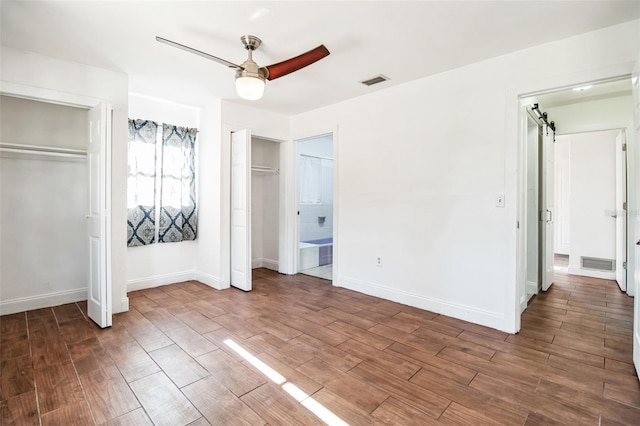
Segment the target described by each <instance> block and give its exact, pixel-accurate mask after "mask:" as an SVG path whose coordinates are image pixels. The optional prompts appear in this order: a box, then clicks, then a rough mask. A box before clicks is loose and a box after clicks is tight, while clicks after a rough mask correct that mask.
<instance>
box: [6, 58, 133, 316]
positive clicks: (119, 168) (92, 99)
mask: <svg viewBox="0 0 640 426" xmlns="http://www.w3.org/2000/svg"><path fill="white" fill-rule="evenodd" d="M0 57H1V58H2V61H1V64H0V66H1V72H0V75H1V77H0V78H1V87H0V91H1V92H3V93H21V94H22V95H23V96H25V97H33V98H37V99H43V98H44V99H56V100H57V101H58V102H63V103H69V104H75V105H87V102H88V103H89V104H90V105H95V104H97V103H98V102H100V101H103V102H107V103H110V104H111V106H112V108H113V115H112V129H111V135H112V141H111V142H112V145H111V160H112V163H111V186H112V188H113V192H112V194H111V226H112V235H111V282H112V296H113V306H112V308H113V312H114V313H116V312H122V311H126V310H128V298H127V295H126V291H127V286H126V277H127V261H126V234H127V233H126V202H127V200H126V190H125V189H124V188H126V186H127V90H128V78H127V76H126V74H122V73H119V72H114V71H109V70H104V69H101V68H96V67H91V66H88V65H83V64H79V63H74V62H68V61H64V60H61V59H57V58H52V57H48V56H44V55H40V54H37V53H32V52H26V51H21V50H17V49H12V48H8V47H5V46H2V47H0ZM0 285H3V283H0ZM85 298H86V295H85ZM49 300H52V299H51V298H49ZM57 300H58V301H59V302H60V303H64V302H66V301H71V300H70V299H64V298H62V299H57ZM26 302H27V303H28V304H29V303H31V304H32V305H31V306H35V305H37V304H38V303H42V302H43V301H42V300H35V299H30V300H28V301H26ZM25 306H26V305H25ZM25 309H32V308H28V307H25Z"/></svg>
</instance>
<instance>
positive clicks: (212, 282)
mask: <svg viewBox="0 0 640 426" xmlns="http://www.w3.org/2000/svg"><path fill="white" fill-rule="evenodd" d="M195 279H196V280H198V281H200V282H201V283H202V284H205V285H208V286H209V287H212V288H215V289H216V290H224V289H226V288H229V286H228V285H226V286H225V285H224V283H223V282H222V278H218V277H216V276H213V275H210V274H207V273H204V272H201V271H196V278H195Z"/></svg>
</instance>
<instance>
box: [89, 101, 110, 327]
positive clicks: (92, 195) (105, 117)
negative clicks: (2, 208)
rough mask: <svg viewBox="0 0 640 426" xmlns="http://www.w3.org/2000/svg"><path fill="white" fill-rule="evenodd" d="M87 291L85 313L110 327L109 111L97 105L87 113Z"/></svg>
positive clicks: (103, 106)
mask: <svg viewBox="0 0 640 426" xmlns="http://www.w3.org/2000/svg"><path fill="white" fill-rule="evenodd" d="M88 120H89V146H88V149H87V162H88V169H89V214H88V215H87V219H88V223H89V225H88V226H89V288H88V294H87V311H88V314H89V318H91V319H92V320H93V321H95V323H96V324H98V325H99V326H100V327H102V328H105V327H110V326H111V273H110V267H111V265H110V261H109V259H110V253H109V249H110V244H109V243H110V226H109V224H110V223H109V221H110V217H111V202H110V201H111V190H110V189H111V188H110V182H111V161H110V155H111V154H110V153H111V149H110V139H111V138H110V131H111V108H110V106H108V105H106V104H103V103H100V104H99V105H97V106H95V107H93V108H92V109H90V110H89V114H88Z"/></svg>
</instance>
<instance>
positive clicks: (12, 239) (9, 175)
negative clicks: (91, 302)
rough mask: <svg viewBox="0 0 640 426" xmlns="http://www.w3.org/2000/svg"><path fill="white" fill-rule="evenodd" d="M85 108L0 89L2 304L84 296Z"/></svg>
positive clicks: (86, 260) (41, 302)
mask: <svg viewBox="0 0 640 426" xmlns="http://www.w3.org/2000/svg"><path fill="white" fill-rule="evenodd" d="M87 127H88V126H87V110H86V109H83V108H75V107H70V106H64V105H58V104H53V103H47V102H39V101H34V100H28V99H22V98H16V97H10V96H4V95H3V96H0V129H1V132H0V199H1V205H0V306H10V305H12V304H17V303H21V301H25V300H38V304H39V305H40V306H50V305H53V304H55V303H51V304H47V301H53V300H55V299H56V296H62V295H64V296H65V297H66V298H67V299H68V298H73V299H75V300H86V296H87V281H88V272H89V271H88V269H89V254H88V251H89V250H88V227H87V220H86V218H85V214H87V210H88V191H89V187H88V167H87V155H86V150H87V140H88V128H87Z"/></svg>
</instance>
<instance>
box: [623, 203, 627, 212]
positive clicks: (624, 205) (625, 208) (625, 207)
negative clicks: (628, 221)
mask: <svg viewBox="0 0 640 426" xmlns="http://www.w3.org/2000/svg"><path fill="white" fill-rule="evenodd" d="M622 210H627V202H626V201H624V202H623V203H622Z"/></svg>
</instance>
